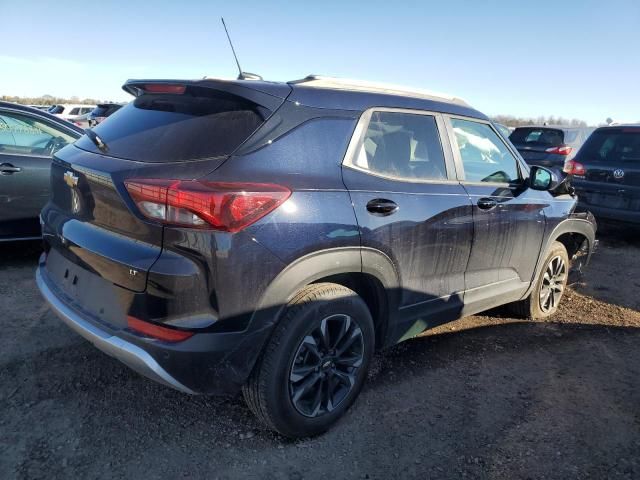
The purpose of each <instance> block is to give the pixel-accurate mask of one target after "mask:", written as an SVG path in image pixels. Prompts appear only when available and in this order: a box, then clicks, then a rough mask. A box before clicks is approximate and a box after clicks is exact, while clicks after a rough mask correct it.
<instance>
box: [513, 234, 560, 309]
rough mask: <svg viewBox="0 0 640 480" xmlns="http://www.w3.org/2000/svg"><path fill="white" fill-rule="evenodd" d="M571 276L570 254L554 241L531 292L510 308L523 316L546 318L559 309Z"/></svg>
mask: <svg viewBox="0 0 640 480" xmlns="http://www.w3.org/2000/svg"><path fill="white" fill-rule="evenodd" d="M568 278H569V255H568V254H567V249H566V248H565V246H564V245H563V244H562V243H560V242H553V243H552V244H551V248H550V249H549V251H548V253H547V255H546V257H545V260H544V263H543V267H542V270H541V272H540V274H539V275H538V278H537V279H536V283H535V286H534V288H533V290H532V291H531V294H530V295H529V296H528V297H527V298H525V299H524V300H521V301H519V302H515V303H512V304H511V305H509V306H510V310H511V311H512V312H513V313H514V314H515V315H517V316H518V317H522V318H529V319H533V320H536V319H544V318H547V317H550V316H551V315H553V314H554V313H556V311H557V310H558V305H559V304H560V300H561V299H562V296H563V294H564V291H565V289H566V287H567V279H568Z"/></svg>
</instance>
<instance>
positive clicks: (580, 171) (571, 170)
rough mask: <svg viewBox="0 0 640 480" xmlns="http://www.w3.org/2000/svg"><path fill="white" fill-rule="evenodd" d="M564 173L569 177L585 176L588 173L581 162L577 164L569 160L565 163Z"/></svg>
mask: <svg viewBox="0 0 640 480" xmlns="http://www.w3.org/2000/svg"><path fill="white" fill-rule="evenodd" d="M562 171H563V172H564V173H567V174H569V175H584V174H585V173H586V172H587V170H586V168H584V165H583V164H581V163H580V162H576V161H575V160H567V161H566V162H564V168H563V169H562Z"/></svg>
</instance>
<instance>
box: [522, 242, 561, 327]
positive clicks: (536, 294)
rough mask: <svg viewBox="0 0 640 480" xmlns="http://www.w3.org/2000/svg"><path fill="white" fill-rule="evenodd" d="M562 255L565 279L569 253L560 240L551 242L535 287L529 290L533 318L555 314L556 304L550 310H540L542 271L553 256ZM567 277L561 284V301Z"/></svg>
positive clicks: (545, 269) (543, 271)
mask: <svg viewBox="0 0 640 480" xmlns="http://www.w3.org/2000/svg"><path fill="white" fill-rule="evenodd" d="M558 256H559V257H562V259H563V260H564V263H565V265H566V269H567V279H568V276H569V255H568V254H567V249H566V248H565V246H564V245H563V244H562V243H560V242H553V244H552V245H551V249H550V250H549V252H548V253H547V255H546V257H545V259H544V263H543V266H542V270H541V271H540V274H539V275H538V281H537V282H536V287H535V289H534V290H533V292H531V295H532V297H531V314H532V317H533V318H539V319H542V318H548V317H550V316H552V315H553V314H555V313H556V312H557V311H558V305H556V306H555V308H553V309H552V310H550V311H549V312H545V311H543V310H542V308H541V306H540V290H541V289H542V283H543V279H544V273H545V272H546V271H547V267H548V266H549V262H550V261H551V260H552V259H553V258H555V257H558ZM567 279H565V281H564V285H563V287H564V288H563V292H562V296H561V297H560V302H561V301H562V299H563V298H564V294H565V291H566V288H567ZM560 302H558V304H560Z"/></svg>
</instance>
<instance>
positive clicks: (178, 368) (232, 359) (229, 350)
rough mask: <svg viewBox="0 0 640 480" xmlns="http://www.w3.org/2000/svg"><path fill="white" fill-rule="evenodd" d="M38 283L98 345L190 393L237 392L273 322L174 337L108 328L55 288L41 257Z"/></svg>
mask: <svg viewBox="0 0 640 480" xmlns="http://www.w3.org/2000/svg"><path fill="white" fill-rule="evenodd" d="M36 283H37V285H38V288H39V289H40V292H41V294H42V296H43V297H44V299H45V300H46V301H47V302H48V304H49V305H50V307H51V308H52V310H53V311H54V312H55V313H56V315H57V316H58V317H60V318H61V319H62V320H63V321H64V322H65V323H66V324H67V325H68V326H69V327H71V328H72V329H73V330H75V331H76V332H77V333H79V334H80V335H81V336H82V337H84V338H85V339H87V340H89V341H90V342H91V343H93V345H95V346H96V347H97V348H98V349H100V350H101V351H103V352H104V353H106V354H107V355H110V356H112V357H114V358H116V359H117V360H120V361H121V362H122V363H124V364H125V365H127V366H128V367H130V368H132V369H133V370H135V371H137V372H138V373H140V374H142V375H144V376H146V377H148V378H150V379H151V380H155V381H156V382H159V383H161V384H163V385H166V386H169V387H171V388H174V389H176V390H179V391H181V392H184V393H189V394H201V393H202V394H213V395H229V394H235V393H237V392H238V390H239V389H240V387H241V386H242V385H243V384H244V383H245V382H246V379H247V377H248V376H249V374H250V373H251V370H252V368H253V365H254V364H255V361H256V359H257V358H258V355H259V354H260V351H261V350H262V345H263V344H264V342H265V340H266V339H267V337H268V335H269V333H270V331H271V328H270V327H271V326H272V324H269V325H263V326H262V328H255V329H254V328H248V329H247V330H244V331H240V332H216V333H214V332H202V333H197V334H195V335H193V336H192V337H191V338H189V339H187V340H185V341H182V342H176V343H168V342H163V341H160V340H156V339H152V338H148V337H143V336H139V335H137V334H135V333H134V332H131V331H129V330H128V329H126V328H120V329H118V328H115V327H114V328H109V326H108V325H105V324H103V323H101V322H100V321H99V320H98V319H95V318H93V317H92V316H91V315H90V314H88V313H87V312H86V311H85V310H84V309H83V308H82V307H81V306H79V305H75V303H74V302H73V300H72V299H69V298H67V297H66V295H65V294H64V293H62V291H61V290H59V289H58V288H57V286H56V284H55V282H53V281H52V280H51V279H50V278H49V276H48V274H47V268H46V266H45V265H44V263H41V264H40V266H39V268H38V270H37V272H36Z"/></svg>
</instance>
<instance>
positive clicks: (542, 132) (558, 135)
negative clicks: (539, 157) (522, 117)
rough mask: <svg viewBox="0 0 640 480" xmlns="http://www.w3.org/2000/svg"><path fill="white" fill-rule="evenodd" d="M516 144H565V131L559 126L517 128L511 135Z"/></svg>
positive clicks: (553, 145) (510, 138) (512, 141)
mask: <svg viewBox="0 0 640 480" xmlns="http://www.w3.org/2000/svg"><path fill="white" fill-rule="evenodd" d="M509 140H511V143H514V144H520V145H523V144H531V145H547V146H550V147H557V146H558V145H563V144H564V132H563V131H562V130H559V129H557V128H516V129H515V130H514V131H513V133H512V134H511V135H510V136H509Z"/></svg>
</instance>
